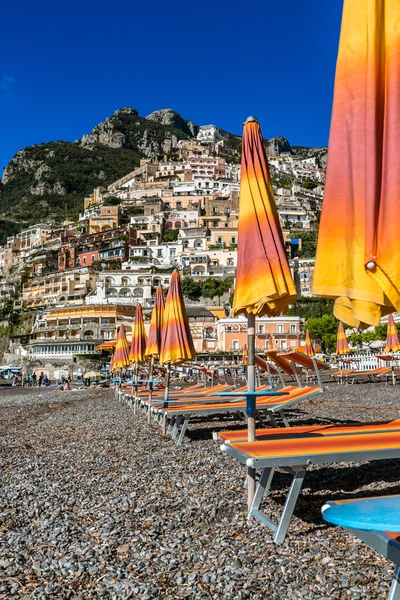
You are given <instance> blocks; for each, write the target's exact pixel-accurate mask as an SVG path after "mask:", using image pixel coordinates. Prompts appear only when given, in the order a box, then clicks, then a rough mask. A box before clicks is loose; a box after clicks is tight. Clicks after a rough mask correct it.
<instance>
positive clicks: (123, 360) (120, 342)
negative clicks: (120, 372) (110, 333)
mask: <svg viewBox="0 0 400 600" xmlns="http://www.w3.org/2000/svg"><path fill="white" fill-rule="evenodd" d="M130 364H131V361H130V360H129V344H128V340H127V339H126V335H125V328H124V326H123V325H121V327H120V328H119V331H118V336H117V344H116V346H115V351H114V355H113V370H114V371H116V370H117V369H124V368H125V367H127V366H129V365H130Z"/></svg>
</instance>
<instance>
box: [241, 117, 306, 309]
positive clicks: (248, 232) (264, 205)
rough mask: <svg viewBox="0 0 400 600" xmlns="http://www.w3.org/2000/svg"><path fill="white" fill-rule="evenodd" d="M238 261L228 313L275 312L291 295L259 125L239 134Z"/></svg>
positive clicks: (254, 123) (293, 292)
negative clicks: (240, 153)
mask: <svg viewBox="0 0 400 600" xmlns="http://www.w3.org/2000/svg"><path fill="white" fill-rule="evenodd" d="M242 148H243V149H242V168H241V180H240V207H239V231H238V265H237V272H236V285H235V293H234V299H233V307H232V312H233V316H237V315H240V314H246V313H253V314H255V315H258V316H260V317H261V316H263V315H268V316H270V317H272V316H278V315H280V314H281V313H282V312H286V310H287V308H288V306H289V304H290V303H291V302H294V300H295V299H296V297H297V294H296V288H295V285H294V283H293V278H292V274H291V272H290V268H289V263H288V259H287V256H286V251H285V244H284V241H283V235H282V230H281V226H280V222H279V215H278V211H277V209H276V204H275V198H274V193H273V191H272V183H271V178H270V174H269V168H268V161H267V156H266V152H265V146H264V141H263V138H262V135H261V130H260V125H259V123H258V122H257V121H251V122H246V123H245V125H244V130H243V138H242Z"/></svg>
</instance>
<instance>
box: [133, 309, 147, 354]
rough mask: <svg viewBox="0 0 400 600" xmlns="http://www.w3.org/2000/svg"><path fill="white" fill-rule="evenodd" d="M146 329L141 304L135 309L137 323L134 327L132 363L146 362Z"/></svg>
mask: <svg viewBox="0 0 400 600" xmlns="http://www.w3.org/2000/svg"><path fill="white" fill-rule="evenodd" d="M145 349H146V331H145V328H144V321H143V311H142V307H141V306H140V304H138V305H137V306H136V310H135V325H134V327H133V334H132V342H131V350H130V354H129V360H130V362H132V363H142V362H145V360H146V359H145Z"/></svg>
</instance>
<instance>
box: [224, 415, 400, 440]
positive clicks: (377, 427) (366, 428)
mask: <svg viewBox="0 0 400 600" xmlns="http://www.w3.org/2000/svg"><path fill="white" fill-rule="evenodd" d="M393 429H398V430H399V431H400V420H399V419H397V420H394V421H387V422H385V423H366V424H361V425H355V424H354V423H349V425H304V426H301V427H286V428H280V429H277V428H276V429H271V428H269V429H257V431H256V438H261V437H263V438H269V437H270V438H275V437H278V438H279V437H282V438H284V437H285V438H286V437H291V436H296V435H299V434H300V435H307V434H310V437H311V438H312V439H313V438H314V437H315V436H326V435H338V434H339V435H340V434H345V433H346V434H350V433H352V432H354V433H363V432H376V433H378V432H379V431H383V432H385V431H388V430H393ZM219 437H220V438H221V439H222V440H229V441H235V440H237V441H242V440H243V441H245V440H247V429H243V430H242V431H222V432H221V433H220V434H219Z"/></svg>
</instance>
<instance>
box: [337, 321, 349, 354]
mask: <svg viewBox="0 0 400 600" xmlns="http://www.w3.org/2000/svg"><path fill="white" fill-rule="evenodd" d="M349 352H351V350H350V348H349V343H348V341H347V338H346V333H345V331H344V327H343V323H342V321H340V323H339V327H338V331H337V341H336V354H348V353H349Z"/></svg>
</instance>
